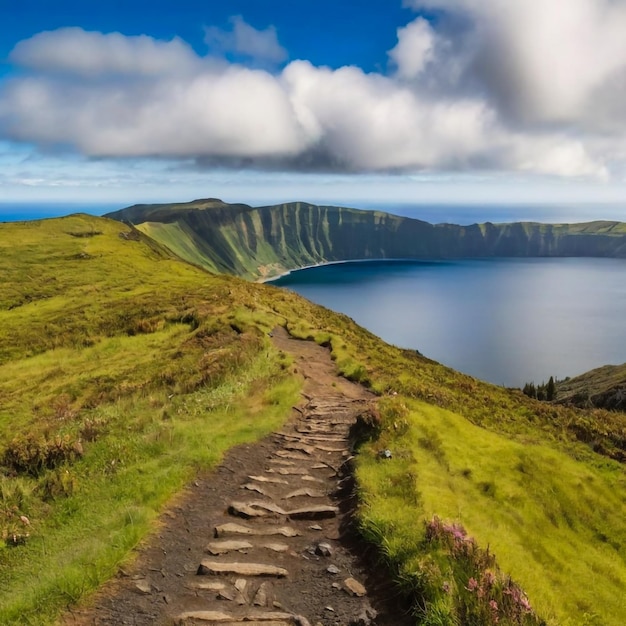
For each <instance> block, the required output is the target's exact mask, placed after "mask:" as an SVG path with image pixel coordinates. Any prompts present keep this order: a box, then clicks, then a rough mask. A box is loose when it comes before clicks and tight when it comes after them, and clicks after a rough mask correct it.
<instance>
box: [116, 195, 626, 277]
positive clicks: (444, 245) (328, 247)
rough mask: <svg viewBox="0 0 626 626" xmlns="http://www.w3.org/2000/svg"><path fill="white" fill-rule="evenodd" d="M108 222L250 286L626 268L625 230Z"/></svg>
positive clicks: (298, 211)
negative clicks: (332, 268)
mask: <svg viewBox="0 0 626 626" xmlns="http://www.w3.org/2000/svg"><path fill="white" fill-rule="evenodd" d="M108 217H111V218H113V219H117V220H122V221H127V222H131V223H133V224H134V225H135V226H137V227H138V228H139V229H140V230H142V231H143V232H144V233H146V234H148V235H150V236H151V237H153V238H154V239H156V240H157V241H159V242H161V243H163V244H165V245H166V246H168V247H169V248H170V249H171V250H172V251H174V252H175V253H176V254H178V255H179V256H181V257H182V258H184V259H187V260H188V261H191V262H193V263H196V264H198V265H201V266H203V267H205V268H207V269H210V270H213V271H217V272H225V273H230V274H238V275H240V276H245V277H247V278H267V277H271V276H275V275H277V274H280V273H282V272H285V271H289V270H292V269H296V268H300V267H304V266H307V265H314V264H318V263H326V262H332V261H344V260H350V259H391V258H395V259H426V258H428V259H445V258H472V257H537V256H557V257H558V256H564V257H565V256H586V257H621V258H626V224H623V223H620V222H604V221H598V222H590V223H587V224H539V223H530V222H526V223H514V224H491V223H486V224H474V225H471V226H458V225H454V224H437V225H433V224H429V223H427V222H423V221H421V220H416V219H411V218H407V217H400V216H396V215H391V214H388V213H383V212H380V211H362V210H358V209H350V208H345V207H333V206H317V205H312V204H307V203H304V202H293V203H287V204H279V205H273V206H264V207H257V208H254V207H250V206H248V205H245V204H226V203H224V202H222V201H220V200H216V199H209V200H196V201H194V202H190V203H184V204H162V205H135V206H132V207H129V208H127V209H122V210H121V211H116V212H115V213H110V214H109V215H108Z"/></svg>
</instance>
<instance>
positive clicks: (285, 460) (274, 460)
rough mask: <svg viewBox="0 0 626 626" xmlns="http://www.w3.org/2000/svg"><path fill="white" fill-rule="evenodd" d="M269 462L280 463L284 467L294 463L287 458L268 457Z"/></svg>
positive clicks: (291, 465)
mask: <svg viewBox="0 0 626 626" xmlns="http://www.w3.org/2000/svg"><path fill="white" fill-rule="evenodd" d="M269 462H270V463H274V464H275V465H282V466H284V467H293V466H294V465H295V463H294V462H293V461H288V460H287V459H280V458H279V459H269Z"/></svg>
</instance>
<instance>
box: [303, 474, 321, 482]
mask: <svg viewBox="0 0 626 626" xmlns="http://www.w3.org/2000/svg"><path fill="white" fill-rule="evenodd" d="M300 480H304V481H306V482H309V483H323V482H324V481H323V480H320V479H319V478H314V477H313V476H310V475H309V474H305V475H304V476H300Z"/></svg>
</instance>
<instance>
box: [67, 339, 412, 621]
mask: <svg viewBox="0 0 626 626" xmlns="http://www.w3.org/2000/svg"><path fill="white" fill-rule="evenodd" d="M274 342H275V343H276V345H277V347H279V348H280V349H281V350H283V351H285V352H288V353H291V354H293V355H294V356H295V358H296V366H297V369H298V371H299V372H300V373H301V374H302V375H303V376H304V378H305V385H304V390H303V393H302V399H301V402H300V404H299V405H298V406H297V407H294V410H293V414H292V417H291V420H290V422H289V423H288V424H287V425H286V426H285V427H284V428H283V429H282V430H281V431H280V432H276V433H273V434H272V435H270V436H269V437H267V438H265V439H264V440H262V441H260V442H259V443H256V444H253V445H244V446H239V447H237V448H234V449H233V450H231V451H230V452H229V453H228V454H227V455H226V457H225V459H224V462H223V463H222V464H221V465H220V466H219V467H218V468H217V469H216V470H215V471H213V472H211V473H209V474H206V475H204V476H201V477H198V478H197V479H196V480H195V481H194V482H193V484H191V485H190V486H189V487H188V488H187V490H186V491H185V493H184V494H183V495H182V496H181V497H180V498H178V499H177V502H176V504H174V505H173V506H172V507H171V508H170V509H168V510H167V511H166V512H165V513H164V514H163V515H162V519H161V523H160V526H159V528H158V531H157V532H156V533H155V534H154V536H152V537H151V538H150V539H149V540H148V541H147V542H146V543H145V544H144V545H142V546H141V547H140V548H139V549H138V551H137V558H136V560H135V561H134V562H133V565H132V567H131V568H129V569H127V570H123V571H122V570H120V572H119V573H118V576H117V577H116V578H115V579H114V580H113V581H111V582H110V583H109V584H107V585H105V586H104V588H103V589H102V590H101V591H100V592H99V593H98V594H96V596H95V597H94V598H93V599H92V605H91V606H90V607H88V608H83V609H80V610H73V611H71V612H69V613H68V614H67V615H66V616H65V617H64V620H63V623H64V624H65V625H66V626H70V625H71V626H86V625H88V624H89V625H100V626H104V625H112V624H132V625H147V624H205V625H216V626H217V625H220V626H235V625H236V624H240V623H243V624H244V626H308V625H311V626H320V625H321V626H350V625H354V626H356V625H360V626H368V625H371V626H374V625H376V626H403V625H405V624H406V625H408V624H411V623H414V622H413V621H412V620H411V619H410V618H409V617H408V616H407V615H406V613H405V612H404V611H403V610H402V608H401V606H402V602H401V600H400V598H399V596H398V594H397V592H396V591H395V589H394V587H393V585H392V584H391V583H390V582H389V580H388V578H387V577H386V575H385V572H384V571H382V566H380V565H377V564H376V561H375V558H374V556H373V554H372V550H371V549H369V548H368V547H367V546H365V545H363V544H361V543H360V542H359V539H358V537H357V536H356V533H355V532H354V529H353V524H352V512H353V508H354V505H355V497H354V492H353V480H352V477H351V474H350V466H351V463H350V460H351V453H352V451H351V446H352V442H351V432H350V431H351V427H352V426H353V425H354V423H355V421H356V418H357V417H358V415H360V414H362V413H363V412H364V411H366V410H367V409H368V408H370V407H371V405H372V403H373V402H374V396H372V395H371V394H370V393H369V392H368V391H367V390H365V389H364V388H363V387H360V386H359V385H356V384H354V383H351V382H349V381H347V380H345V379H343V378H341V377H339V376H337V374H336V371H335V367H334V364H333V363H332V361H331V359H330V355H329V352H328V351H327V350H325V349H324V348H322V347H320V346H317V345H315V344H314V343H312V342H304V341H297V340H294V339H291V338H289V336H288V335H287V333H286V332H285V331H284V330H283V329H277V330H276V331H275V332H274Z"/></svg>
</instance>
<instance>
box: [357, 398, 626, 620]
mask: <svg viewBox="0 0 626 626" xmlns="http://www.w3.org/2000/svg"><path fill="white" fill-rule="evenodd" d="M396 402H398V400H396ZM384 410H388V409H384ZM403 424H404V430H403V432H402V434H401V435H400V436H398V435H397V434H396V433H394V432H393V429H390V430H388V431H386V432H385V433H383V435H382V436H381V439H380V440H378V441H376V442H374V443H371V444H369V445H368V446H366V447H365V448H364V449H363V453H362V454H361V456H360V457H359V458H360V462H359V468H358V480H359V484H360V488H361V490H362V491H361V493H362V497H363V508H362V516H363V517H362V524H363V525H364V527H365V528H367V527H369V526H374V527H378V528H385V529H387V533H388V534H386V536H385V541H386V542H387V546H388V550H389V554H390V558H391V559H392V560H393V561H396V562H399V563H401V565H400V568H401V571H403V572H404V571H405V569H406V568H409V570H410V571H419V572H422V573H424V575H432V576H433V577H434V578H436V576H435V575H433V574H431V573H430V572H429V571H428V568H427V567H426V566H425V562H426V561H424V559H425V557H426V555H427V554H428V550H427V548H425V546H424V544H423V543H422V541H420V540H421V538H422V537H423V530H420V525H419V521H420V520H421V521H422V522H424V523H425V522H426V521H428V520H430V519H432V518H433V516H435V515H436V516H438V517H440V518H442V519H446V520H451V521H455V522H458V523H461V524H462V525H463V526H464V527H465V529H466V530H467V531H468V533H469V534H470V535H471V536H473V537H474V538H475V539H476V540H477V542H478V544H479V545H481V546H483V547H486V546H489V547H490V550H491V552H492V553H493V554H494V555H495V556H496V557H497V560H498V564H499V566H500V567H501V568H502V569H503V570H504V571H505V572H508V573H510V574H512V575H513V576H514V578H515V580H516V582H517V583H519V584H521V586H522V587H523V589H524V590H525V591H526V592H527V593H528V595H529V597H530V600H531V603H532V606H533V608H534V609H535V611H536V612H537V613H538V614H539V615H541V616H542V617H543V618H544V619H546V621H547V622H548V623H550V624H561V625H568V624H570V625H574V624H582V623H583V621H582V619H581V616H583V615H584V614H587V615H589V616H590V615H592V614H597V616H598V618H597V623H598V624H603V625H606V626H610V625H614V626H618V625H619V624H622V623H623V620H624V617H625V616H626V593H625V592H626V567H625V565H624V563H625V561H626V526H625V524H624V519H625V515H626V506H625V499H624V493H625V492H626V477H625V475H624V472H623V468H622V467H621V466H619V465H618V464H617V463H612V462H604V463H600V462H598V463H597V464H595V466H592V465H589V464H584V463H580V462H578V461H575V460H574V459H572V458H571V457H570V456H568V455H567V454H564V453H563V452H560V451H558V450H555V449H554V448H553V447H551V446H548V445H545V444H541V443H537V444H532V445H528V444H526V445H524V444H521V443H519V442H516V441H512V440H510V439H508V438H506V437H503V436H502V435H499V434H496V433H493V432H489V431H486V430H485V429H483V428H480V427H477V426H474V425H472V424H471V423H469V422H468V421H467V420H466V419H464V418H463V417H462V416H460V415H458V414H455V413H452V412H450V411H445V410H442V409H439V408H436V407H433V406H430V405H426V404H424V403H421V402H408V411H407V413H406V416H405V422H403ZM381 447H388V448H390V449H391V450H392V451H393V453H394V458H393V459H392V460H391V461H381V460H380V459H378V458H377V456H376V452H377V450H379V449H380V448H381ZM407 477H409V478H407ZM416 522H418V523H417V524H416ZM439 576H440V577H441V580H442V581H443V580H444V579H445V570H444V571H443V572H441V573H440V574H439Z"/></svg>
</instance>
